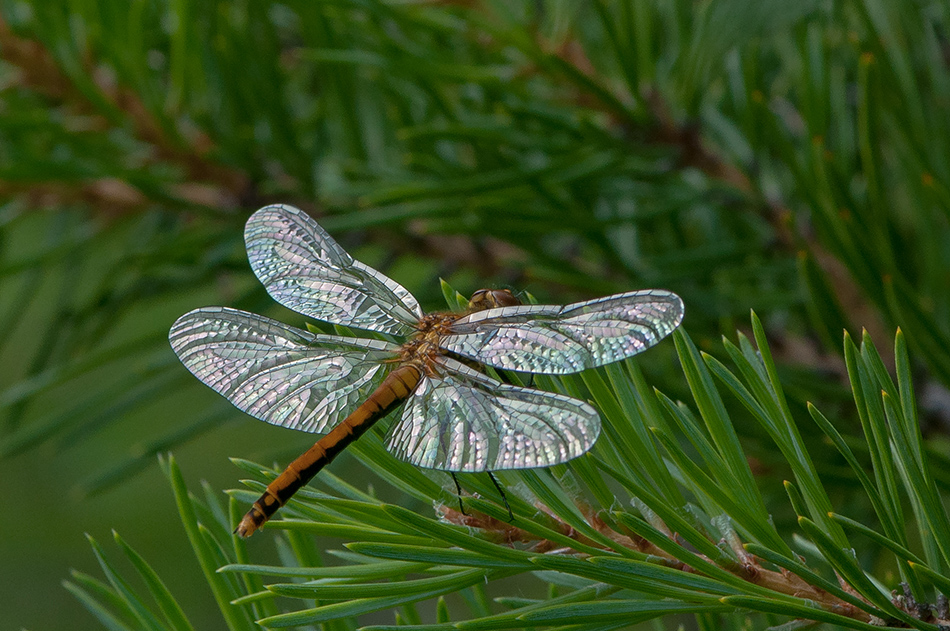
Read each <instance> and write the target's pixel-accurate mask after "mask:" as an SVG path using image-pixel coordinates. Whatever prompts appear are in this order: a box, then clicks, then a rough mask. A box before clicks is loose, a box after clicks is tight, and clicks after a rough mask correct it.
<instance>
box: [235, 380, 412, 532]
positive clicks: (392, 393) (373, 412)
mask: <svg viewBox="0 0 950 631" xmlns="http://www.w3.org/2000/svg"><path fill="white" fill-rule="evenodd" d="M420 379H422V373H421V372H420V371H419V369H418V368H417V367H416V366H413V365H411V364H406V365H404V366H400V367H399V368H397V369H396V370H394V371H393V372H391V373H390V374H389V375H388V376H387V377H386V379H385V380H383V382H382V383H381V384H379V387H378V388H376V390H375V391H374V392H373V394H371V395H370V396H369V397H368V398H367V399H366V401H364V402H363V403H362V405H360V406H359V407H358V408H356V409H355V410H354V411H353V413H352V414H350V415H349V416H347V417H346V418H345V419H344V420H343V421H342V422H341V423H340V424H339V425H337V426H336V427H334V428H333V429H332V430H331V431H330V433H329V434H327V435H326V436H324V437H323V438H321V439H320V440H318V441H317V442H316V444H315V445H314V446H313V447H311V448H310V449H308V450H307V451H306V452H304V454H303V455H301V456H300V457H299V458H297V459H296V460H294V461H293V462H291V463H290V465H289V466H288V467H287V468H286V469H284V472H283V473H281V474H280V475H279V476H277V477H276V478H275V479H274V481H273V482H271V483H270V484H268V485H267V490H265V491H264V494H263V495H261V496H260V498H259V499H258V500H257V501H256V502H254V506H252V507H251V510H249V511H247V514H246V515H244V518H243V519H241V523H240V524H238V527H237V528H236V529H235V530H234V532H235V533H237V534H239V535H241V536H242V537H250V536H251V535H252V534H254V531H255V530H257V529H258V528H260V527H261V526H262V525H263V524H264V522H266V521H267V520H268V519H270V518H271V516H272V515H273V514H274V513H276V512H277V509H278V508H280V507H281V506H283V505H284V504H286V503H287V501H288V500H289V499H290V498H291V497H292V496H293V494H294V493H296V492H297V491H298V490H299V489H300V487H302V486H303V485H304V484H306V483H307V482H309V481H310V479H311V478H313V476H315V475H316V474H317V473H318V472H319V471H320V469H322V468H323V467H325V466H326V465H328V464H330V461H331V460H333V459H334V458H335V457H336V456H337V454H339V453H340V452H341V451H343V450H344V449H345V448H346V447H347V445H349V444H350V443H352V442H353V441H354V440H356V439H357V438H359V437H360V436H362V435H363V433H364V432H366V430H368V429H369V428H370V427H372V426H373V423H375V422H376V421H378V420H379V419H381V418H383V417H384V416H386V415H387V414H389V413H390V412H392V410H393V409H394V408H395V407H397V406H398V405H399V404H400V403H402V402H403V401H405V400H406V399H407V398H408V397H409V395H410V394H412V391H413V390H415V388H416V386H417V385H419V380H420Z"/></svg>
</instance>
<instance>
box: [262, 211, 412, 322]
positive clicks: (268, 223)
mask: <svg viewBox="0 0 950 631" xmlns="http://www.w3.org/2000/svg"><path fill="white" fill-rule="evenodd" d="M244 240H245V242H246V244H247V257H248V259H249V260H250V262H251V268H252V269H253V270H254V273H255V274H257V277H258V278H259V279H260V280H261V282H262V283H263V284H264V287H265V288H267V293H269V294H270V295H271V296H272V297H273V298H274V300H276V301H277V302H279V303H280V304H282V305H284V306H285V307H288V308H290V309H293V310H294V311H296V312H298V313H302V314H304V315H306V316H310V317H311V318H315V319H317V320H323V321H324V322H330V323H332V324H342V325H345V326H352V327H356V328H360V329H368V330H370V331H380V332H382V333H391V334H393V335H402V336H405V335H408V334H410V333H412V332H413V330H414V324H415V323H416V321H417V320H418V319H419V318H420V317H421V316H422V310H421V309H420V308H419V303H417V302H416V299H415V298H413V297H412V294H410V293H409V292H408V291H406V289H405V288H404V287H403V286H402V285H400V284H399V283H397V282H395V281H394V280H392V279H390V278H387V277H386V276H384V275H383V274H381V273H380V272H377V271H376V270H374V269H373V268H371V267H369V266H367V265H364V264H362V263H360V262H359V261H357V260H354V259H353V257H352V256H350V255H349V254H347V253H346V251H345V250H344V249H343V248H341V247H340V245H339V244H338V243H337V242H336V241H334V240H333V237H331V236H330V235H329V234H327V233H326V231H325V230H324V229H323V228H321V227H320V226H319V225H317V222H316V221H314V220H313V219H312V218H311V217H310V216H309V215H307V214H306V213H304V212H302V211H300V210H297V209H296V208H294V207H292V206H284V205H275V206H265V207H264V208H261V209H260V210H258V211H257V212H256V213H254V214H253V215H251V217H250V219H248V220H247V226H246V227H245V229H244Z"/></svg>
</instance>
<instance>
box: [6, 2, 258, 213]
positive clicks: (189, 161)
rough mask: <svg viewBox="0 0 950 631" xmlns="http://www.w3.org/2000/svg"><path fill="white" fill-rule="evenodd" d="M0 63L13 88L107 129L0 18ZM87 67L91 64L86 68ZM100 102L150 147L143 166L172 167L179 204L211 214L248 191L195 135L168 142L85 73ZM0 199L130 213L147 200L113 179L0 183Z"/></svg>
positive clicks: (128, 95)
mask: <svg viewBox="0 0 950 631" xmlns="http://www.w3.org/2000/svg"><path fill="white" fill-rule="evenodd" d="M0 58H2V59H3V60H4V61H6V62H7V63H9V64H11V65H13V66H15V67H16V68H17V69H18V70H19V76H18V77H17V81H16V83H17V84H18V85H20V86H21V87H23V88H26V89H28V90H32V91H34V92H36V93H38V94H41V95H43V96H44V97H46V98H47V99H49V100H50V101H53V102H56V103H59V104H61V105H63V106H64V107H66V108H67V109H68V110H69V111H70V112H72V113H73V114H75V115H77V116H82V117H83V119H84V120H83V127H84V129H86V130H89V131H105V130H108V129H109V128H110V127H113V123H112V122H111V121H110V120H109V119H108V118H107V117H106V116H104V115H103V114H102V113H101V112H99V111H97V110H96V108H95V107H94V105H93V104H92V103H90V102H89V101H88V100H87V99H86V97H85V96H84V95H83V94H82V93H81V92H80V91H79V90H77V89H76V87H75V86H74V85H73V83H72V81H71V80H70V79H69V77H68V76H67V75H66V74H65V73H64V72H63V71H62V69H61V68H60V67H59V65H58V64H57V63H56V60H55V58H54V57H53V56H52V55H51V54H50V52H49V51H48V50H47V49H46V47H45V46H44V45H43V44H42V43H41V42H39V41H36V40H33V39H29V38H27V37H22V36H20V35H17V34H16V33H14V31H13V29H11V28H10V25H9V24H7V23H6V21H5V20H4V19H3V17H2V16H0ZM87 65H91V64H87ZM87 70H88V71H89V75H90V76H92V77H93V79H94V81H95V83H96V85H97V86H98V87H99V89H100V90H101V91H102V94H103V96H104V97H105V98H106V99H107V100H108V101H109V102H110V103H112V104H113V105H115V107H116V108H117V109H118V110H120V111H122V112H123V113H124V114H125V117H126V120H127V121H128V123H129V125H130V126H131V129H132V133H133V134H134V136H135V137H136V138H137V139H138V140H139V141H141V142H143V143H147V144H148V145H150V146H151V147H152V150H153V151H152V155H151V156H150V158H149V160H148V162H149V163H158V162H167V163H171V164H175V165H177V166H179V167H180V168H181V170H182V171H183V173H184V178H183V179H184V182H182V183H179V184H170V185H169V190H168V193H169V194H170V195H171V196H173V197H176V198H178V199H181V200H182V201H183V202H185V203H189V204H197V205H201V206H207V207H212V208H221V209H226V208H231V207H233V206H235V205H237V203H238V199H239V197H240V196H241V195H242V194H244V193H245V192H246V191H247V189H248V188H249V181H248V178H247V175H246V174H244V173H242V172H241V171H240V170H238V169H234V168H232V167H228V166H223V165H220V164H218V163H216V162H214V161H213V160H212V159H211V154H212V152H213V149H214V146H213V143H212V142H211V140H210V138H208V136H207V135H205V134H204V133H202V132H200V131H195V132H193V133H191V134H189V138H188V139H187V141H178V142H176V141H174V140H173V139H171V138H170V137H169V135H168V134H167V133H166V132H165V130H163V129H162V127H161V125H159V124H158V122H157V121H156V119H155V118H154V117H153V116H152V114H151V113H150V112H149V111H148V108H146V107H145V104H144V103H143V102H142V100H141V99H140V98H139V97H138V95H136V94H135V93H134V92H132V91H131V90H129V89H126V88H124V87H122V86H120V85H118V83H117V82H116V81H115V80H114V78H112V76H111V75H110V73H108V72H105V71H104V70H103V69H95V68H91V67H90V68H87ZM0 195H10V196H23V197H25V198H26V199H27V200H28V202H29V203H30V204H31V205H40V206H52V205H60V204H68V203H75V202H77V201H85V202H87V203H89V204H90V205H92V206H99V207H107V208H111V209H116V208H118V209H120V210H136V209H141V208H143V207H145V206H147V205H148V204H149V203H150V200H149V199H148V198H147V197H146V195H145V194H144V193H142V191H140V190H139V189H137V188H135V187H134V186H132V185H131V184H129V183H127V182H124V181H122V180H119V179H115V178H102V179H97V180H93V181H86V182H82V183H79V184H78V185H76V184H75V183H71V182H70V183H65V182H30V183H29V184H20V183H11V182H0Z"/></svg>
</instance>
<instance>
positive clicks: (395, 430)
mask: <svg viewBox="0 0 950 631" xmlns="http://www.w3.org/2000/svg"><path fill="white" fill-rule="evenodd" d="M440 362H441V363H442V366H443V367H444V368H445V369H446V370H444V371H443V374H442V375H441V376H435V377H433V376H426V377H423V379H422V381H421V382H420V383H419V385H418V386H417V387H416V390H415V392H414V393H413V394H412V396H411V397H409V400H408V401H407V402H406V407H405V408H404V409H403V412H402V417H401V418H400V420H399V421H398V422H396V423H394V424H393V426H392V428H391V429H390V430H389V436H388V437H387V447H388V448H389V451H391V452H392V453H393V454H394V455H396V456H397V457H399V458H402V459H403V460H407V461H409V462H411V463H413V464H415V465H418V466H420V467H428V468H432V469H442V470H444V471H467V472H476V471H499V470H504V469H530V468H533V467H549V466H552V465H556V464H559V463H561V462H566V461H567V460H570V459H571V458H576V457H577V456H580V455H581V454H583V453H585V452H586V451H587V450H588V449H590V448H591V447H592V446H593V444H594V441H596V440H597V436H598V435H599V434H600V417H599V416H598V415H597V412H596V411H595V410H594V408H592V407H591V406H589V405H587V404H586V403H584V402H583V401H578V400H577V399H572V398H570V397H565V396H562V395H559V394H553V393H550V392H544V391H541V390H531V389H528V388H519V387H517V386H510V385H506V384H502V383H499V382H498V381H495V380H494V379H491V378H490V377H487V376H485V375H483V374H481V373H478V372H476V371H474V370H472V369H471V368H468V367H467V366H465V365H464V364H462V363H460V362H457V361H455V360H453V359H450V358H442V359H441V360H440Z"/></svg>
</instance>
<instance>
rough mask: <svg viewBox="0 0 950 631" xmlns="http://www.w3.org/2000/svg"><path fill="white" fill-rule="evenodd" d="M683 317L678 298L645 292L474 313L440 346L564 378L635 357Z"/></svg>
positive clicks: (500, 364)
mask: <svg viewBox="0 0 950 631" xmlns="http://www.w3.org/2000/svg"><path fill="white" fill-rule="evenodd" d="M682 319H683V301H682V300H680V298H679V296H677V295H676V294H674V293H670V292H668V291H663V290H659V289H650V290H646V291H634V292H629V293H625V294H615V295H613V296H607V297H605V298H597V299H596V300H589V301H587V302H577V303H574V304H570V305H567V306H563V307H562V306H554V305H522V306H517V307H501V308H498V309H487V310H485V311H477V312H475V313H472V314H470V315H468V316H465V317H463V318H461V319H459V320H458V321H456V322H454V323H453V324H452V329H451V334H449V335H446V336H444V337H443V338H442V339H441V341H440V342H439V345H440V346H442V347H443V348H445V349H448V350H450V351H453V352H455V353H459V354H461V355H465V356H466V357H471V358H473V359H476V360H478V361H480V362H482V363H485V364H489V365H491V366H495V367H496V368H505V369H508V370H520V371H524V372H533V373H543V374H552V375H553V374H567V373H573V372H579V371H581V370H585V369H587V368H593V367H595V366H602V365H603V364H609V363H611V362H615V361H618V360H620V359H624V358H625V357H629V356H631V355H634V354H636V353H639V352H640V351H643V350H645V349H647V348H649V347H651V346H653V345H654V344H656V343H657V342H659V341H660V340H661V339H663V338H664V337H666V336H667V335H669V334H670V333H671V332H672V331H673V329H675V328H676V327H677V326H679V323H680V322H681V321H682Z"/></svg>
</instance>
